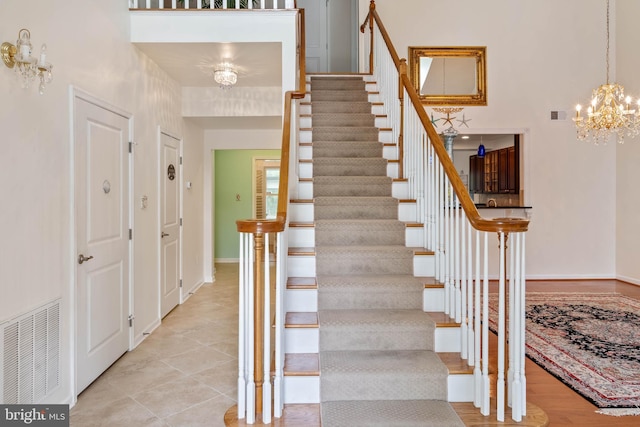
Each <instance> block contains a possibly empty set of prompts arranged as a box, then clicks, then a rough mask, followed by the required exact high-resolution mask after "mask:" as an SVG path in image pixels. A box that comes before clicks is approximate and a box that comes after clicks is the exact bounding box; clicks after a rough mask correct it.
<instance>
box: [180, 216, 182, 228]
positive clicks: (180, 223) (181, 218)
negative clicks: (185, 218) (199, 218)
mask: <svg viewBox="0 0 640 427" xmlns="http://www.w3.org/2000/svg"><path fill="white" fill-rule="evenodd" d="M180 227H182V218H180Z"/></svg>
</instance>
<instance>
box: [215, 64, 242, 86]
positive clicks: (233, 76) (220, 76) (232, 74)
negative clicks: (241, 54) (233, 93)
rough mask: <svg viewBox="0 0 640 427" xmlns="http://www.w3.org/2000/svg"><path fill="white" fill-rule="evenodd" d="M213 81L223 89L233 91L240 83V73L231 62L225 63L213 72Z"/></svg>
mask: <svg viewBox="0 0 640 427" xmlns="http://www.w3.org/2000/svg"><path fill="white" fill-rule="evenodd" d="M213 79H214V80H215V81H216V83H218V85H220V88H221V89H231V87H232V86H233V85H235V84H236V82H237V81H238V73H237V72H236V70H235V69H234V68H233V65H232V64H230V63H229V62H223V63H222V64H220V65H218V67H217V68H216V69H215V71H214V72H213Z"/></svg>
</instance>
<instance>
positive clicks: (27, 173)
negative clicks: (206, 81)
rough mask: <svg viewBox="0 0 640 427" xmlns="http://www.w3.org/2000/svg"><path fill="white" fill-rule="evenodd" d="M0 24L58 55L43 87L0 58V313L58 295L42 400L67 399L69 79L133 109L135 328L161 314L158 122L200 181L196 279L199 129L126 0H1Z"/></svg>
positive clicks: (197, 272)
mask: <svg viewBox="0 0 640 427" xmlns="http://www.w3.org/2000/svg"><path fill="white" fill-rule="evenodd" d="M0 23H1V25H0V40H1V41H11V42H12V43H15V40H16V37H17V33H18V30H20V29H21V28H28V29H29V30H30V31H31V37H32V42H33V43H34V48H35V50H39V47H40V44H41V43H43V42H45V43H47V46H48V59H49V60H50V61H51V62H52V63H53V65H54V68H53V82H52V83H51V84H50V85H48V87H47V88H46V93H45V95H44V96H39V95H38V93H37V89H36V88H31V89H30V90H23V89H21V88H20V87H17V86H16V84H15V83H16V80H15V77H14V75H13V73H12V71H11V70H9V69H7V68H5V67H4V66H3V65H2V66H0V94H1V96H0V97H1V99H2V102H0V126H1V128H2V141H3V144H2V149H3V152H2V156H1V158H2V160H3V162H2V163H3V165H2V167H0V182H2V184H1V185H0V200H1V201H2V202H0V203H2V209H0V224H2V241H1V243H0V294H2V298H0V322H4V321H6V320H9V319H12V318H13V317H15V316H18V315H20V314H22V313H25V312H27V311H29V310H31V309H33V308H35V307H38V306H40V305H42V304H44V303H47V302H49V301H51V300H54V299H57V298H62V305H63V306H62V327H63V334H62V337H61V352H62V360H63V366H62V371H61V387H60V389H59V390H58V391H57V392H56V394H55V395H54V396H52V397H51V399H49V401H50V402H55V403H62V402H65V403H71V402H72V401H73V399H74V394H75V393H74V389H73V383H74V379H73V366H74V365H73V364H74V360H73V355H74V342H73V335H74V334H73V330H74V329H73V328H74V321H75V319H74V317H73V316H74V310H73V308H74V293H73V286H74V272H75V262H74V260H75V256H76V254H75V253H73V247H74V237H73V233H74V225H73V223H72V212H73V205H72V203H73V200H72V194H73V176H72V168H73V163H72V157H71V152H72V150H71V148H72V142H71V140H70V131H69V129H70V120H71V118H70V107H69V105H70V87H71V86H73V87H76V88H79V89H82V90H84V91H86V92H88V93H90V94H92V95H94V96H95V97H97V98H99V99H102V100H104V101H105V102H107V103H109V104H111V105H114V106H116V107H118V108H119V109H121V110H123V111H127V112H129V113H131V114H132V116H133V135H134V140H135V143H136V145H135V148H134V175H133V182H134V188H133V200H134V203H133V213H134V224H133V229H134V266H135V269H134V286H135V288H134V289H135V305H134V310H135V315H136V321H135V336H136V339H140V338H141V337H142V333H143V332H145V331H148V329H149V328H150V327H152V325H154V324H157V323H158V322H159V309H158V303H157V301H158V300H159V296H158V294H159V283H158V270H159V267H158V254H159V248H158V244H159V238H158V205H157V203H158V194H157V183H156V182H157V181H156V180H157V176H158V172H157V168H158V141H157V138H158V129H159V127H160V128H161V129H163V130H165V131H167V132H170V133H172V134H173V135H176V136H179V137H184V157H185V159H184V164H185V167H184V176H185V179H187V178H189V179H191V180H192V181H193V182H194V183H196V184H195V185H194V189H193V190H191V192H189V193H186V194H185V206H184V215H185V218H189V227H188V228H187V227H185V233H184V240H183V244H184V247H185V254H184V259H185V264H184V278H185V279H186V283H185V286H194V284H197V283H201V282H202V280H203V268H202V238H201V235H202V193H201V191H202V189H203V186H202V169H203V168H202V156H201V153H202V143H203V134H202V131H198V130H197V129H187V128H186V127H185V125H184V123H183V119H182V118H181V114H180V108H181V105H180V99H181V89H180V87H179V86H178V85H177V84H176V83H175V82H174V81H172V80H171V79H170V78H169V77H168V76H167V75H166V74H165V73H164V72H163V71H162V70H160V69H159V68H158V67H157V66H156V65H155V63H153V62H152V61H151V60H149V59H148V58H147V57H145V56H144V55H143V54H141V53H140V52H139V51H138V50H137V49H136V48H135V47H133V45H132V44H131V43H130V42H129V11H128V9H127V2H126V1H100V2H97V1H92V2H87V1H84V0H66V1H64V2H47V1H37V2H36V4H34V3H33V2H23V1H17V0H10V1H2V2H0ZM142 195H147V196H148V200H149V207H148V208H147V209H146V210H142V209H140V208H139V200H140V197H141V196H142Z"/></svg>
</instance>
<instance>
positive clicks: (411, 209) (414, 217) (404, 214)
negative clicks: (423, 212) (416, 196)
mask: <svg viewBox="0 0 640 427" xmlns="http://www.w3.org/2000/svg"><path fill="white" fill-rule="evenodd" d="M398 219H399V220H400V221H404V222H416V221H418V214H417V212H416V204H415V203H407V202H403V203H400V204H398Z"/></svg>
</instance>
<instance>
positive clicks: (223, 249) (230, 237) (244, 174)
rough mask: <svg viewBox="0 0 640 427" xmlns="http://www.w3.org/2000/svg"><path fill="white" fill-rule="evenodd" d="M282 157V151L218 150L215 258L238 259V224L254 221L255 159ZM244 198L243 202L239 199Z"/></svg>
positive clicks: (216, 162) (215, 197)
mask: <svg viewBox="0 0 640 427" xmlns="http://www.w3.org/2000/svg"><path fill="white" fill-rule="evenodd" d="M260 157H262V158H273V157H280V150H215V151H214V165H213V170H214V190H213V191H214V193H213V198H214V203H215V204H214V206H215V211H214V233H215V242H214V257H215V258H216V259H238V257H239V251H240V244H239V237H238V231H237V228H236V221H237V220H239V219H248V218H253V193H252V183H251V177H252V168H253V159H254V158H260ZM236 194H238V195H240V201H237V200H236Z"/></svg>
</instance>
